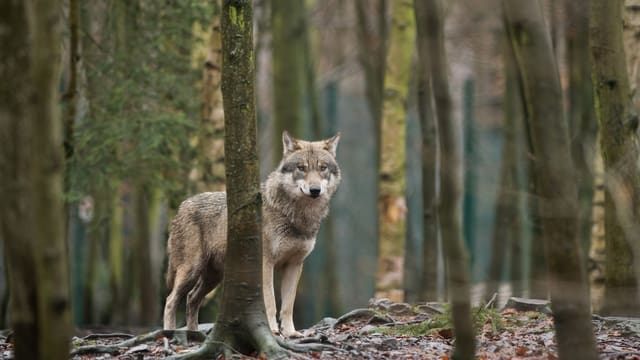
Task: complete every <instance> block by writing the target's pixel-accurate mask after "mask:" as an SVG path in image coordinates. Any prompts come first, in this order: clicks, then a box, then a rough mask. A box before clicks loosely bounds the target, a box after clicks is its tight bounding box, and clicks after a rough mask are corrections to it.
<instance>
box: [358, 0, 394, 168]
mask: <svg viewBox="0 0 640 360" xmlns="http://www.w3.org/2000/svg"><path fill="white" fill-rule="evenodd" d="M372 3H373V5H372ZM354 4H355V8H356V17H357V19H358V28H357V29H358V40H359V41H358V43H359V46H360V47H361V48H360V53H359V59H360V65H361V66H362V68H363V70H364V77H365V83H366V84H365V93H366V96H367V102H368V104H369V111H370V112H371V119H372V121H373V123H374V129H375V131H374V137H375V144H376V149H379V148H380V129H381V128H380V124H381V123H382V102H383V100H384V98H383V95H384V74H385V64H386V59H387V43H388V39H387V37H388V34H389V23H388V19H387V12H388V11H387V8H388V1H387V0H356V1H355V3H354ZM371 8H373V9H375V10H373V11H371V10H369V9H371ZM375 156H376V160H375V164H376V167H378V166H379V162H380V160H379V152H376V155H375Z"/></svg>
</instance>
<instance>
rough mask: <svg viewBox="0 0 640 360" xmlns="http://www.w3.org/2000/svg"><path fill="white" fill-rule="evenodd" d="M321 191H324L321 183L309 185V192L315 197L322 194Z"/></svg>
mask: <svg viewBox="0 0 640 360" xmlns="http://www.w3.org/2000/svg"><path fill="white" fill-rule="evenodd" d="M321 191H322V188H320V185H311V186H310V187H309V194H310V195H311V197H313V198H317V197H318V196H320V192H321Z"/></svg>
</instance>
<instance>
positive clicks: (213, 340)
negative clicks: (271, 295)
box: [181, 0, 282, 358]
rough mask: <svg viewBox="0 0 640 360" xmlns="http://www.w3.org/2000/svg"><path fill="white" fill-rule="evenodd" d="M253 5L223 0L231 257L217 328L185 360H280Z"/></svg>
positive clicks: (226, 267)
mask: <svg viewBox="0 0 640 360" xmlns="http://www.w3.org/2000/svg"><path fill="white" fill-rule="evenodd" d="M252 17H253V5H252V1H251V0H224V3H223V6H222V15H221V29H222V57H223V59H222V64H223V67H222V94H223V100H224V109H225V118H224V126H225V154H226V156H225V169H226V183H227V214H228V224H227V239H228V240H227V251H226V258H225V264H224V279H223V282H222V303H221V310H220V313H219V314H218V319H217V321H216V326H215V329H214V331H212V332H211V333H210V334H209V336H208V337H207V340H206V341H205V343H204V344H203V346H202V347H201V348H200V350H198V351H196V352H194V353H191V354H189V355H187V356H185V357H181V358H211V357H212V356H213V355H215V354H219V353H226V355H227V358H231V357H232V356H231V355H232V353H231V351H232V350H231V349H233V350H234V351H239V352H241V353H243V354H250V353H253V352H258V353H261V354H264V355H266V356H268V357H269V358H272V357H278V356H281V354H282V353H281V349H280V348H279V346H278V344H277V342H276V339H275V337H274V336H273V334H272V333H271V330H270V329H269V325H268V324H267V317H266V313H265V307H264V300H263V294H262V241H261V223H262V221H261V213H262V209H261V206H262V205H261V200H260V180H259V176H260V174H259V165H258V152H257V121H256V113H255V90H254V82H255V79H254V57H253V34H252V32H253V18H252Z"/></svg>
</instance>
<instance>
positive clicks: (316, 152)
mask: <svg viewBox="0 0 640 360" xmlns="http://www.w3.org/2000/svg"><path fill="white" fill-rule="evenodd" d="M339 140H340V134H339V133H338V134H337V135H335V136H334V137H332V138H330V139H326V140H320V141H304V140H299V139H295V138H293V137H292V136H291V135H289V133H288V132H286V131H285V132H283V133H282V146H283V155H282V161H281V162H280V165H279V166H278V169H277V170H276V172H277V173H278V175H279V176H278V177H280V179H281V181H282V182H283V183H281V184H280V185H284V187H285V188H287V189H286V190H287V192H289V193H290V195H293V196H303V197H308V198H311V199H318V198H323V197H324V198H329V197H331V195H332V194H333V192H334V191H335V190H336V188H337V187H338V184H339V182H340V168H339V167H338V163H337V162H336V148H337V147H338V141H339Z"/></svg>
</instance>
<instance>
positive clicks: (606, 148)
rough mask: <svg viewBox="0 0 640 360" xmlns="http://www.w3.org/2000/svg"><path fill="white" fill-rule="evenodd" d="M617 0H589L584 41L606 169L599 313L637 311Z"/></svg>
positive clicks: (639, 182)
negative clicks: (602, 292)
mask: <svg viewBox="0 0 640 360" xmlns="http://www.w3.org/2000/svg"><path fill="white" fill-rule="evenodd" d="M622 5H623V1H622V0H592V8H591V24H590V29H589V34H590V35H589V36H590V37H589V40H590V47H591V56H592V66H593V75H592V79H593V86H594V91H595V97H596V115H597V117H598V122H599V124H600V148H601V151H602V158H603V160H604V168H605V188H606V192H605V241H606V253H607V260H606V261H607V263H606V276H605V299H604V306H603V309H602V311H603V312H605V313H607V314H610V315H640V299H639V297H638V290H639V289H638V269H640V267H639V264H638V263H636V262H635V261H634V258H636V257H637V256H638V254H640V231H639V226H638V222H639V220H640V167H639V166H638V159H639V157H640V147H639V145H638V132H637V131H638V115H637V114H636V113H635V112H634V111H633V109H632V103H631V92H630V87H629V77H628V75H627V67H626V60H625V53H624V47H623V42H622Z"/></svg>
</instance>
